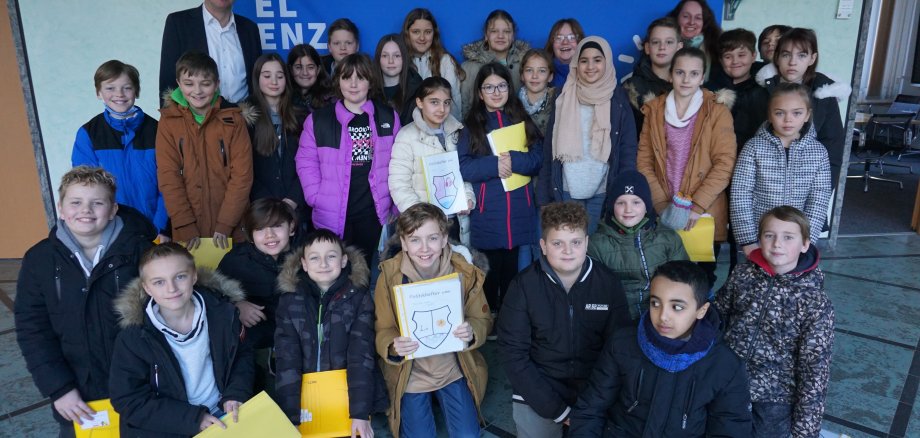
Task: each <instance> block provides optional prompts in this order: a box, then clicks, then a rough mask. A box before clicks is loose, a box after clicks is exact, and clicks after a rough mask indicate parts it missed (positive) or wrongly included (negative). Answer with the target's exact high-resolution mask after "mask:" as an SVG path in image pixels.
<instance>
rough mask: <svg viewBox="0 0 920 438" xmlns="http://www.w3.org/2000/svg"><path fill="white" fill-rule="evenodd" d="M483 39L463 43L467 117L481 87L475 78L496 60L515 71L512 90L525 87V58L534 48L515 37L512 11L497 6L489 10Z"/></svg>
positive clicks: (483, 27) (512, 72) (462, 93)
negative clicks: (522, 62)
mask: <svg viewBox="0 0 920 438" xmlns="http://www.w3.org/2000/svg"><path fill="white" fill-rule="evenodd" d="M482 35H483V39H482V40H480V41H473V42H471V43H469V44H465V45H464V46H463V57H464V58H465V59H466V61H463V64H462V65H461V67H462V68H463V73H464V78H465V79H464V80H463V84H462V87H461V90H460V91H461V93H460V94H461V95H462V97H461V100H462V101H463V102H461V103H462V104H463V111H462V114H463V118H464V120H465V119H466V117H467V116H468V115H469V112H470V110H471V109H472V108H473V99H474V96H475V95H476V94H478V93H479V90H477V89H475V87H474V85H475V80H474V79H475V78H476V77H477V76H478V73H479V69H480V68H482V67H483V66H484V65H486V64H489V63H492V62H496V63H499V64H501V65H503V66H505V67H508V70H511V78H512V79H513V81H512V82H509V83H508V85H513V88H512V89H511V90H512V91H511V92H512V93H514V90H517V89H518V88H520V87H521V57H522V56H524V53H525V52H527V50H528V49H530V44H528V43H527V42H526V41H524V40H518V39H515V36H516V35H517V24H516V23H515V22H514V19H513V18H511V14H509V13H508V11H505V10H502V9H496V10H494V11H492V12H490V13H489V16H488V17H486V22H485V23H484V24H483V26H482Z"/></svg>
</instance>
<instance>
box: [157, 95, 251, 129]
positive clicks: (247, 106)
mask: <svg viewBox="0 0 920 438" xmlns="http://www.w3.org/2000/svg"><path fill="white" fill-rule="evenodd" d="M174 90H175V88H167V89H166V90H164V91H163V93H162V94H160V99H161V100H162V101H163V108H162V109H166V108H175V107H176V106H177V105H176V101H175V100H173V98H172V93H173V91H174ZM218 102H219V104H220V107H219V109H221V110H223V109H232V108H239V110H240V113H241V114H242V115H243V120H245V121H246V125H247V126H252V125H254V124H255V123H256V120H259V110H258V108H256V106H255V105H254V104H252V103H251V102H249V101H248V100H243V101H242V102H239V103H236V104H233V103H230V102H227V100H226V99H224V98H223V97H221V98H220V100H219V101H218Z"/></svg>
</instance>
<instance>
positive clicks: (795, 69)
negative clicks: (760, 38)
mask: <svg viewBox="0 0 920 438" xmlns="http://www.w3.org/2000/svg"><path fill="white" fill-rule="evenodd" d="M776 47H777V49H776V54H775V55H774V56H773V64H768V65H766V66H764V68H762V69H761V70H760V71H759V72H757V78H756V79H757V83H759V84H761V85H762V86H763V87H764V88H766V89H767V91H770V92H772V91H773V89H774V88H775V87H776V86H777V85H778V84H779V83H781V82H793V83H798V84H803V85H805V86H807V87H808V88H809V90H810V93H811V98H812V99H813V100H814V104H813V111H812V115H811V123H812V124H814V127H815V134H816V136H817V138H818V141H820V142H821V144H823V145H824V147H825V148H827V156H828V159H829V160H830V162H831V187H835V188H836V187H837V177H838V175H840V169H841V164H842V163H843V146H844V145H843V144H844V140H845V138H846V135H845V131H844V129H843V121H842V120H841V119H840V104H839V103H838V102H839V101H841V100H844V99H846V98H847V96H849V95H850V91H851V90H850V86H849V85H847V84H845V83H842V82H835V81H834V80H833V79H831V78H829V77H827V76H826V75H824V74H822V73H820V72H818V71H816V70H817V68H818V36H817V35H815V31H813V30H811V29H802V28H798V27H797V28H794V29H791V30H789V31H788V32H786V33H784V34H783V36H782V37H781V38H780V40H779V42H778V43H777V45H776Z"/></svg>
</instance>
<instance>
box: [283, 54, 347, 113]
mask: <svg viewBox="0 0 920 438" xmlns="http://www.w3.org/2000/svg"><path fill="white" fill-rule="evenodd" d="M287 66H288V71H289V72H290V74H291V76H293V78H294V80H293V82H291V84H290V87H291V89H292V90H293V93H292V99H293V100H294V106H296V107H297V108H300V109H301V110H302V111H304V115H310V113H312V112H313V111H314V110H315V109H316V108H320V107H324V106H326V105H328V104H329V103H330V102H335V93H334V92H333V90H332V87H331V86H330V85H329V80H330V79H329V73H326V70H325V69H324V68H323V61H322V58H321V57H320V56H319V52H317V51H316V49H314V48H313V46H311V45H309V44H298V45H296V46H294V47H292V48H291V51H290V52H288V57H287Z"/></svg>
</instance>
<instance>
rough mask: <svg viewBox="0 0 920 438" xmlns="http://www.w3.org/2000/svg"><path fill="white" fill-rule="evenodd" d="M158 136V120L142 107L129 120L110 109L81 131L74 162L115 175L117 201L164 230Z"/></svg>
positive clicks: (75, 144) (74, 153)
mask: <svg viewBox="0 0 920 438" xmlns="http://www.w3.org/2000/svg"><path fill="white" fill-rule="evenodd" d="M156 138H157V121H156V120H155V119H154V118H152V117H150V116H148V115H146V114H144V111H143V110H141V109H140V108H138V111H137V113H135V115H134V116H133V117H131V118H128V119H118V118H115V117H113V116H112V115H111V114H109V109H108V108H106V109H105V111H103V112H102V114H99V115H98V116H96V117H93V118H92V119H90V121H89V122H86V124H85V125H83V126H81V127H80V129H79V130H78V131H77V138H76V140H74V143H73V153H72V154H71V157H70V161H71V164H73V165H74V166H79V165H81V164H86V165H89V166H97V167H102V168H103V169H105V170H107V171H108V172H109V173H111V174H112V175H113V176H115V183H116V185H117V187H118V189H117V190H116V191H115V201H116V202H118V203H119V204H125V205H130V206H131V207H134V208H135V209H137V210H138V211H140V212H141V213H142V214H143V215H144V216H146V217H147V219H150V221H151V222H153V225H154V226H156V228H157V230H158V231H160V232H162V230H164V229H166V218H167V216H166V206H165V205H164V204H163V195H162V194H161V193H160V190H159V188H158V187H157V160H156V149H154V146H155V144H156Z"/></svg>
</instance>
